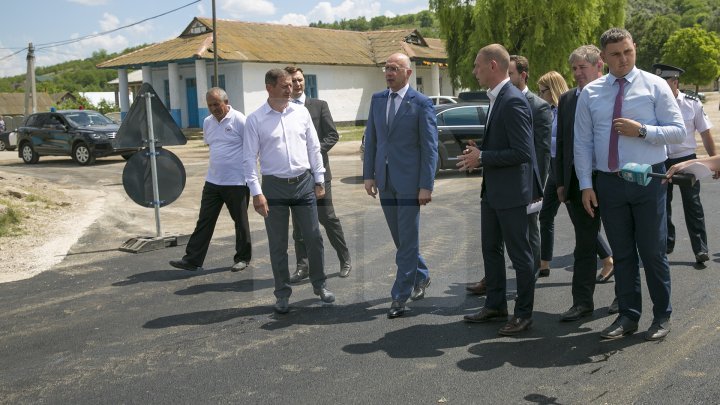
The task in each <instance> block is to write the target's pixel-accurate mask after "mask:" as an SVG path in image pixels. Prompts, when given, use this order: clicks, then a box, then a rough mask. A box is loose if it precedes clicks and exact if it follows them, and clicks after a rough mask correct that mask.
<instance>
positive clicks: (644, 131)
mask: <svg viewBox="0 0 720 405" xmlns="http://www.w3.org/2000/svg"><path fill="white" fill-rule="evenodd" d="M646 136H647V127H646V126H645V124H642V126H641V127H640V129H638V137H639V138H640V139H645V137H646Z"/></svg>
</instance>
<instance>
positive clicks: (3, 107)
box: [0, 92, 55, 115]
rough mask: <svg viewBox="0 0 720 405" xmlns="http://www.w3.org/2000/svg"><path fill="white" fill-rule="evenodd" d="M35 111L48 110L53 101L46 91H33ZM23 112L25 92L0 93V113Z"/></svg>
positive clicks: (13, 113) (21, 113)
mask: <svg viewBox="0 0 720 405" xmlns="http://www.w3.org/2000/svg"><path fill="white" fill-rule="evenodd" d="M35 94H36V97H37V100H36V105H37V111H50V107H52V106H53V105H54V104H55V103H54V102H53V100H52V98H51V97H50V95H49V94H47V93H39V92H38V93H35ZM23 114H25V93H0V115H23Z"/></svg>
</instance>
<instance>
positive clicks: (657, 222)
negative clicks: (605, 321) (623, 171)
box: [597, 163, 672, 321]
mask: <svg viewBox="0 0 720 405" xmlns="http://www.w3.org/2000/svg"><path fill="white" fill-rule="evenodd" d="M653 172H655V173H664V172H665V165H664V163H659V164H656V165H653ZM597 191H598V193H597V195H598V203H599V207H600V216H601V218H602V222H603V225H605V233H606V234H607V237H608V241H609V242H610V247H611V248H612V251H613V259H614V262H615V295H616V296H617V299H618V304H619V307H620V314H621V315H625V316H627V317H628V318H630V319H632V320H634V321H638V320H639V319H640V315H641V314H642V296H641V285H640V283H641V281H640V263H639V260H640V259H641V260H642V263H643V268H644V270H645V280H646V283H647V287H648V291H649V293H650V299H651V300H652V302H653V316H654V317H655V318H654V319H655V320H662V319H666V318H669V317H670V314H671V313H672V307H671V304H670V266H669V264H668V260H667V255H666V254H665V250H666V248H667V245H666V243H667V219H666V215H665V199H666V196H667V187H666V185H665V184H662V182H661V180H660V179H652V181H651V182H650V184H648V185H647V186H641V185H639V184H637V183H631V182H628V181H625V180H623V179H622V178H621V177H619V176H618V175H616V174H612V173H603V172H599V173H598V177H597ZM638 254H639V257H638Z"/></svg>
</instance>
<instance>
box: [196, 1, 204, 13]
mask: <svg viewBox="0 0 720 405" xmlns="http://www.w3.org/2000/svg"><path fill="white" fill-rule="evenodd" d="M197 11H198V15H200V16H204V15H205V6H203V4H202V3H198V5H197Z"/></svg>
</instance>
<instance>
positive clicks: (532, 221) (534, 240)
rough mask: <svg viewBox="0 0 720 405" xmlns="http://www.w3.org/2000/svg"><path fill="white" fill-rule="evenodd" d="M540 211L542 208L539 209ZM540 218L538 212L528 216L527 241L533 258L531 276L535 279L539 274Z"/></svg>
mask: <svg viewBox="0 0 720 405" xmlns="http://www.w3.org/2000/svg"><path fill="white" fill-rule="evenodd" d="M541 210H542V208H541ZM539 217H540V213H539V212H533V213H532V214H528V241H529V242H530V250H531V251H532V257H533V275H534V277H535V278H537V276H538V273H539V272H540V221H539V220H538V218H539Z"/></svg>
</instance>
